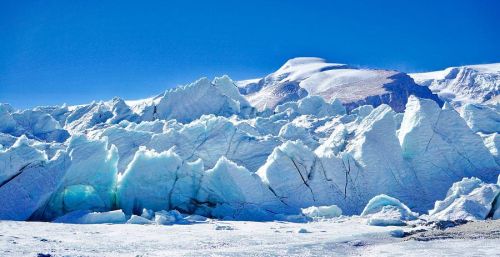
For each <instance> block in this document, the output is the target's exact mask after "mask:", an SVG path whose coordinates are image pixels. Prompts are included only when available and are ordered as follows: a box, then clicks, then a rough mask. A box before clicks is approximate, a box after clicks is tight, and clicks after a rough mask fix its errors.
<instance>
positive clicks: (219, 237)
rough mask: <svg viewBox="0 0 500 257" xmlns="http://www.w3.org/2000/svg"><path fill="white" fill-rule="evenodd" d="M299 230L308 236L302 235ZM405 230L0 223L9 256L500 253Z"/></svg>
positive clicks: (476, 242)
mask: <svg viewBox="0 0 500 257" xmlns="http://www.w3.org/2000/svg"><path fill="white" fill-rule="evenodd" d="M495 224H496V225H497V226H498V223H495ZM495 224H492V225H493V226H494V225H495ZM467 225H468V224H467ZM472 225H474V224H472ZM218 228H226V229H218ZM228 228H229V229H228ZM301 229H303V230H305V231H307V232H309V233H297V232H298V231H299V230H301ZM401 230H403V231H407V230H408V228H402V229H401V228H398V227H393V226H388V227H377V226H369V225H367V224H365V223H364V222H363V220H360V219H339V220H337V221H336V220H327V221H318V222H310V223H290V222H242V221H207V222H204V223H198V224H196V225H188V226H186V225H171V226H154V225H146V226H144V225H134V224H112V225H109V224H89V225H84V226H82V225H78V224H61V223H41V222H29V223H28V222H12V221H2V222H0V231H2V232H1V234H2V236H1V237H0V251H1V252H3V253H5V254H7V255H10V256H36V255H37V254H38V253H40V254H51V255H54V256H92V257H93V256H137V255H143V256H206V255H210V256H332V255H333V256H388V255H391V256H436V255H439V256H478V255H480V256H495V255H496V254H497V253H498V251H499V246H498V238H491V239H477V238H476V239H470V238H460V237H457V236H453V237H452V238H447V239H443V240H432V239H431V240H430V241H421V240H418V241H417V240H407V238H400V234H401ZM493 230H494V229H493ZM398 234H399V236H398ZM445 235H453V234H445Z"/></svg>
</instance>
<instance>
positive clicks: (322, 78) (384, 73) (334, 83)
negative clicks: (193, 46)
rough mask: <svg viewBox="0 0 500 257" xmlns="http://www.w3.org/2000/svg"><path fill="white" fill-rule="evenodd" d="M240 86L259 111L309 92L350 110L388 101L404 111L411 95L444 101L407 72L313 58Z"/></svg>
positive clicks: (294, 99) (296, 98)
mask: <svg viewBox="0 0 500 257" xmlns="http://www.w3.org/2000/svg"><path fill="white" fill-rule="evenodd" d="M237 85H238V87H239V88H240V92H241V93H242V94H244V95H245V96H246V98H247V99H248V101H249V102H250V103H251V104H252V105H253V106H255V107H257V109H258V110H264V109H266V108H268V109H271V110H273V109H274V108H275V107H276V106H277V105H279V104H283V103H286V102H288V101H297V100H298V99H301V98H303V97H305V96H307V95H319V96H321V97H323V98H324V99H325V100H326V101H327V102H328V101H332V100H333V99H339V100H340V101H341V102H342V103H343V104H344V105H345V106H346V107H347V109H348V110H352V109H354V108H356V107H358V106H361V105H365V104H369V105H372V106H378V105H380V104H388V105H389V106H391V107H392V108H393V109H394V110H395V111H397V112H402V111H403V110H404V108H405V105H406V101H407V98H408V96H409V95H415V96H418V97H421V98H429V99H433V100H434V101H436V102H438V103H439V104H442V102H441V101H440V100H439V98H438V97H437V96H436V95H433V94H432V92H431V91H430V90H429V89H428V88H426V87H422V86H419V85H417V84H415V82H414V81H413V79H411V78H410V77H409V76H408V75H407V74H405V73H402V72H397V71H390V70H375V69H359V68H355V67H351V66H349V65H345V64H338V63H327V62H326V61H325V60H323V59H320V58H310V57H301V58H294V59H291V60H289V61H287V62H286V63H285V64H284V65H283V66H282V67H281V68H280V69H278V70H277V71H276V72H273V73H271V74H269V75H267V76H266V77H264V78H262V79H253V80H244V81H239V82H237Z"/></svg>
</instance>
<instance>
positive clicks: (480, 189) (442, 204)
mask: <svg viewBox="0 0 500 257" xmlns="http://www.w3.org/2000/svg"><path fill="white" fill-rule="evenodd" d="M499 196H500V185H498V184H487V183H484V182H483V181H481V180H480V179H478V178H464V179H462V180H461V181H459V182H456V183H454V184H453V186H452V187H451V188H450V189H449V190H448V193H447V194H446V198H444V200H441V201H437V202H436V204H435V206H434V209H432V210H430V211H429V215H430V217H431V218H432V219H436V220H484V219H486V218H488V217H490V218H494V219H498V218H499V217H498V213H497V210H496V208H498V202H497V201H498V197H499Z"/></svg>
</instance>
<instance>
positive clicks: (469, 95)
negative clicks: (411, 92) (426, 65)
mask: <svg viewBox="0 0 500 257" xmlns="http://www.w3.org/2000/svg"><path fill="white" fill-rule="evenodd" d="M409 75H410V76H411V77H412V78H413V79H414V80H415V82H416V83H418V84H419V85H422V86H426V87H429V88H430V89H431V90H432V92H433V93H436V94H438V95H439V97H440V98H441V99H443V100H445V101H450V102H453V103H455V104H456V105H463V104H465V103H492V104H496V103H499V102H500V97H499V95H500V63H493V64H482V65H467V66H460V67H450V68H446V69H444V70H441V71H433V72H424V73H411V74H409Z"/></svg>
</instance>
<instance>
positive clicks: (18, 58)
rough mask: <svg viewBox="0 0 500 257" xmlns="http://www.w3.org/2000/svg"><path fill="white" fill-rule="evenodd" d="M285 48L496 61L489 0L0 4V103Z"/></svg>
mask: <svg viewBox="0 0 500 257" xmlns="http://www.w3.org/2000/svg"><path fill="white" fill-rule="evenodd" d="M296 56H317V57H323V58H325V59H327V60H329V61H332V62H343V63H349V64H354V65H361V66H365V67H374V68H391V69H399V70H402V71H407V72H410V71H427V70H434V69H441V68H444V67H447V66H456V65H463V64H475V63H488V62H500V1H497V0H470V1H459V0H457V1H452V0H449V1H448V0H447V1H420V0H419V1H402V0H394V1H313V0H309V1H273V0H267V1H257V0H254V1H92V0H89V1H67V0H60V1H22V0H12V1H10V0H2V1H0V102H9V103H11V104H12V105H13V106H14V107H18V108H25V107H32V106H35V105H49V104H62V103H64V102H66V103H68V104H79V103H87V102H90V101H91V100H93V99H110V98H112V97H113V96H115V95H116V96H120V97H123V98H125V99H136V98H142V97H146V96H150V95H153V94H157V93H160V92H163V91H164V90H165V89H167V88H169V87H172V86H176V85H179V84H186V83H188V82H191V81H193V80H195V79H196V78H199V77H202V76H207V77H213V76H217V75H222V74H228V75H230V76H231V77H232V78H234V79H245V78H253V77H259V76H263V75H265V74H267V73H270V72H272V71H274V70H275V69H277V68H278V67H279V66H281V64H282V63H283V62H284V61H286V60H287V59H289V58H292V57H296Z"/></svg>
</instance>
